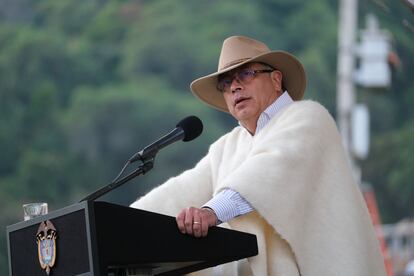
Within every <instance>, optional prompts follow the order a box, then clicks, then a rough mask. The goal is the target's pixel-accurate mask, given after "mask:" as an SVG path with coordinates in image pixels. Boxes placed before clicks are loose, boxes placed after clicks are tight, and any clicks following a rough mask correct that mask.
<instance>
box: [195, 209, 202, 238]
mask: <svg viewBox="0 0 414 276" xmlns="http://www.w3.org/2000/svg"><path fill="white" fill-rule="evenodd" d="M202 224H203V221H202V220H201V218H200V214H199V210H198V209H196V210H193V234H194V237H196V238H199V237H201V228H202Z"/></svg>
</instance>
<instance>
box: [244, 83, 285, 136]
mask: <svg viewBox="0 0 414 276" xmlns="http://www.w3.org/2000/svg"><path fill="white" fill-rule="evenodd" d="M291 103H293V99H292V98H291V97H290V95H289V93H288V92H287V91H285V92H283V93H282V95H280V96H279V97H278V98H277V99H276V100H275V101H274V102H273V103H272V104H271V105H269V106H268V107H267V108H266V109H265V110H264V111H263V112H262V113H261V114H260V116H259V119H258V120H257V126H256V132H255V135H256V134H257V133H259V131H261V130H262V129H263V128H264V127H265V126H266V125H267V123H269V121H270V120H271V119H272V118H273V117H274V116H275V115H276V114H277V113H279V112H280V111H281V110H282V109H283V108H285V107H286V106H288V105H290V104H291ZM239 125H240V126H242V127H243V125H242V124H241V122H239Z"/></svg>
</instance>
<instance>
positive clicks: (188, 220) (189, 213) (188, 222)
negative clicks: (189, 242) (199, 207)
mask: <svg viewBox="0 0 414 276" xmlns="http://www.w3.org/2000/svg"><path fill="white" fill-rule="evenodd" d="M193 209H194V208H193V207H190V208H187V209H185V219H184V225H185V232H186V233H187V234H189V235H193V212H194V210H193Z"/></svg>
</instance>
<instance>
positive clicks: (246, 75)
mask: <svg viewBox="0 0 414 276" xmlns="http://www.w3.org/2000/svg"><path fill="white" fill-rule="evenodd" d="M253 75H254V72H253V71H252V70H249V69H245V70H242V71H240V72H239V73H238V74H237V78H238V79H239V80H240V81H241V82H244V81H249V80H250V79H251V78H252V77H253Z"/></svg>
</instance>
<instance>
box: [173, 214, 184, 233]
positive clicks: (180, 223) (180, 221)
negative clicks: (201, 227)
mask: <svg viewBox="0 0 414 276" xmlns="http://www.w3.org/2000/svg"><path fill="white" fill-rule="evenodd" d="M185 213H186V212H185V210H182V211H181V212H180V213H179V214H178V216H177V217H176V219H175V220H176V221H177V226H178V229H179V230H180V232H181V233H183V234H185V233H186V231H185V224H184V220H185Z"/></svg>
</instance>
